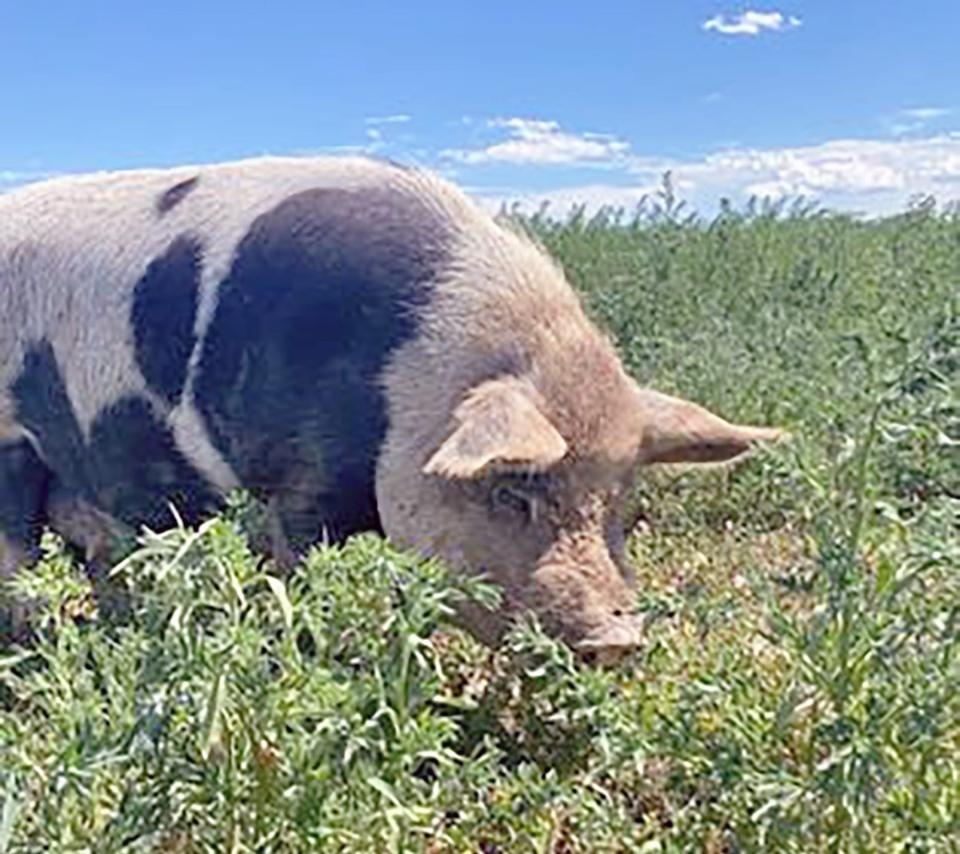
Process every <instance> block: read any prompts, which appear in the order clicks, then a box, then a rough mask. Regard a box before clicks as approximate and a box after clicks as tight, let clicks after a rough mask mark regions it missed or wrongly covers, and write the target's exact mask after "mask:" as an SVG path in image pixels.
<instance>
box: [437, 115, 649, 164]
mask: <svg viewBox="0 0 960 854" xmlns="http://www.w3.org/2000/svg"><path fill="white" fill-rule="evenodd" d="M487 127H488V128H492V129H496V130H499V131H501V132H502V133H505V134H506V137H507V138H506V139H503V140H500V141H499V142H494V143H492V144H490V145H488V146H486V147H484V148H475V149H447V150H446V151H443V152H441V155H442V156H443V157H445V158H446V159H449V160H455V161H458V162H460V163H466V164H471V165H476V164H480V163H496V162H499V163H523V164H554V165H556V164H587V165H590V164H592V165H609V164H615V163H619V162H622V161H623V160H624V158H625V157H626V156H627V155H628V153H629V150H630V146H629V145H628V144H627V143H626V142H623V141H622V140H619V139H616V138H615V137H612V136H608V135H606V134H599V133H580V134H577V133H570V132H569V131H565V130H563V129H562V128H561V127H560V124H559V123H558V122H555V121H549V120H544V119H529V118H508V119H490V120H489V121H488V122H487Z"/></svg>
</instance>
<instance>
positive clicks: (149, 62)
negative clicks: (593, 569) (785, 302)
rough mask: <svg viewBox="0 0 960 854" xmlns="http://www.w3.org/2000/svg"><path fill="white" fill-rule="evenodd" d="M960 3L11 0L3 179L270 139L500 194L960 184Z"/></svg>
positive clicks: (790, 193)
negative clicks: (665, 179)
mask: <svg viewBox="0 0 960 854" xmlns="http://www.w3.org/2000/svg"><path fill="white" fill-rule="evenodd" d="M958 33H960V2H958V0H915V2H905V0H896V2H895V0H874V2H869V3H868V2H861V0H811V1H810V2H804V0H790V2H787V0H783V2H780V0H773V2H772V3H769V4H768V3H759V2H757V3H753V2H747V3H746V4H739V3H730V2H719V0H633V2H629V3H628V2H603V0H600V2H593V3H584V2H576V3H574V2H569V0H553V2H550V3H547V2H540V0H525V1H524V0H520V2H518V0H512V2H503V0H484V2H479V3H477V2H474V3H466V2H457V0H447V1H446V2H434V0H407V2H404V3H400V2H389V3H388V2H368V0H341V2H329V0H328V2H322V0H312V2H307V0H271V2H258V3H252V2H245V0H234V1H233V2H230V3H223V2H219V0H209V1H208V2H202V0H191V2H183V0H164V2H157V3H152V4H146V3H143V4H132V3H129V2H119V0H84V2H68V0H59V2H54V0H30V1H29V2H16V0H7V2H6V3H3V4H2V6H0V93H2V96H3V98H2V100H3V105H2V107H0V191H2V190H3V189H9V188H11V187H14V186H16V185H18V184H22V183H24V182H26V181H31V180H37V179H41V178H44V177H47V176H51V175H58V174H64V173H72V172H79V171H91V170H100V169H121V168H134V167H141V166H151V167H152V166H165V165H178V164H185V163H204V162H213V161H219V160H227V159H234V158H240V157H248V156H256V155H261V154H278V155H279V154H284V155H289V154H297V155H309V154H321V153H338V152H362V153H369V154H374V155H378V156H385V157H390V158H393V159H396V160H399V161H402V162H406V163H415V164H419V165H422V166H426V167H429V168H432V169H435V170H438V171H440V172H441V173H443V174H445V175H447V176H448V177H450V178H451V179H452V180H454V181H456V182H457V183H459V184H460V185H461V186H463V187H464V188H465V189H467V190H468V191H469V192H471V193H473V194H475V195H476V196H478V197H479V198H480V199H481V200H483V201H484V203H486V204H489V205H491V206H498V205H499V204H501V203H502V202H505V201H506V202H512V201H519V202H521V203H522V204H523V205H524V206H527V207H535V206H538V205H540V204H541V203H542V202H549V203H550V205H551V207H550V209H551V210H553V211H554V212H558V213H562V212H564V211H565V210H567V209H568V208H569V207H570V205H571V204H574V203H578V202H582V203H585V204H587V205H588V206H589V207H590V208H595V207H597V206H600V205H605V204H609V205H615V206H624V207H627V208H632V207H633V206H635V205H636V204H637V203H638V202H639V201H640V199H641V198H642V197H643V196H644V195H645V194H647V193H649V192H651V191H652V190H653V189H655V188H656V187H657V186H658V185H659V184H660V181H661V177H662V175H663V173H664V172H665V171H667V170H669V171H670V172H671V175H672V179H673V183H674V186H675V188H676V190H677V193H678V195H679V196H680V197H682V198H684V199H686V200H687V201H688V202H689V203H690V204H691V205H692V206H693V207H694V208H696V209H698V210H701V211H703V212H706V213H709V212H710V211H711V210H714V209H715V208H716V206H717V204H718V203H719V200H720V199H721V198H728V199H730V200H731V202H733V203H734V204H735V205H742V204H744V203H745V202H746V201H747V200H748V199H749V198H750V196H751V195H754V196H759V197H768V198H773V199H776V198H781V197H789V198H793V197H796V196H804V197H805V198H808V199H810V200H812V201H816V202H818V203H819V204H822V205H824V206H829V207H832V208H839V209H844V210H851V211H857V212H863V213H866V214H882V213H888V212H895V211H898V210H902V209H904V207H905V206H906V205H907V204H908V203H909V202H910V200H911V199H915V198H917V197H918V196H919V195H921V194H932V195H934V196H935V197H936V198H937V199H938V201H940V202H941V203H948V202H951V201H955V200H960V47H958V43H957V39H958Z"/></svg>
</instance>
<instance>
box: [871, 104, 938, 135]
mask: <svg viewBox="0 0 960 854" xmlns="http://www.w3.org/2000/svg"><path fill="white" fill-rule="evenodd" d="M952 112H953V111H952V110H951V109H949V108H947V107H910V108H908V109H905V110H899V111H898V112H897V113H895V114H894V115H893V116H890V117H887V118H886V119H885V120H884V123H885V124H886V126H887V129H888V130H889V131H890V133H892V134H893V135H894V136H906V135H908V134H918V133H923V132H925V131H926V130H927V127H928V125H930V124H932V123H934V122H937V121H938V120H940V119H943V118H946V117H947V116H949V115H950V114H951V113H952Z"/></svg>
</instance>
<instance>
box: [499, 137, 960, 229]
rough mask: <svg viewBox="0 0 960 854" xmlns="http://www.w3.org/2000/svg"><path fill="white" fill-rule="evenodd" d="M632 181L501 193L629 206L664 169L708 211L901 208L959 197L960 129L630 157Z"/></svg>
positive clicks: (561, 205)
mask: <svg viewBox="0 0 960 854" xmlns="http://www.w3.org/2000/svg"><path fill="white" fill-rule="evenodd" d="M629 164H630V165H629V167H628V168H629V171H630V172H631V173H632V175H633V176H634V179H635V183H634V184H633V185H630V186H623V185H622V184H618V185H614V184H610V185H606V184H588V185H583V186H566V187H562V188H558V189H555V190H552V191H550V192H545V193H544V192H539V193H528V194H523V193H514V194H505V195H504V196H501V197H500V199H499V200H500V201H503V200H506V201H508V202H509V201H511V200H519V201H520V202H521V203H522V205H523V207H524V208H528V209H536V208H537V207H539V205H540V204H542V203H543V202H544V201H548V202H550V203H551V205H552V206H553V207H554V209H555V210H557V211H566V210H568V209H569V208H570V207H571V206H572V205H573V204H576V203H585V204H586V205H587V207H588V209H591V210H593V209H596V208H598V207H601V206H603V205H612V206H615V207H626V208H632V207H635V206H636V205H637V204H638V203H639V201H640V199H641V198H642V197H643V196H644V194H646V193H649V192H651V191H652V190H654V189H656V187H657V185H658V181H659V178H660V176H661V175H662V173H663V172H664V171H666V170H667V169H669V170H670V172H671V174H672V178H673V183H674V187H675V188H676V191H677V194H678V195H679V196H680V198H683V199H686V200H688V201H689V202H691V203H692V204H693V206H694V207H696V208H698V209H700V210H702V211H703V212H704V213H707V214H709V213H710V212H711V211H712V210H713V209H714V208H715V206H716V204H717V202H718V200H719V199H720V198H722V197H726V198H729V199H731V200H732V201H733V202H734V203H743V202H745V201H746V200H747V199H748V198H749V197H751V196H758V197H765V198H772V199H779V198H783V197H797V196H804V197H806V198H808V199H811V200H816V201H817V202H819V203H821V204H823V205H826V206H828V207H831V208H836V209H842V210H854V211H860V212H865V213H870V214H879V213H891V212H895V211H898V210H902V209H903V208H904V206H905V204H906V203H907V201H908V200H909V199H910V198H911V197H913V196H916V195H918V194H931V195H934V196H935V197H936V198H937V199H938V201H940V202H954V201H960V134H940V135H937V136H930V137H927V138H925V139H907V140H883V139H849V140H833V141H830V142H825V143H823V144H821V145H812V146H804V147H795V148H779V149H751V148H736V149H728V150H723V151H717V152H714V153H712V154H709V155H706V156H705V157H702V158H700V159H697V160H656V159H640V158H635V157H634V158H630V159H629Z"/></svg>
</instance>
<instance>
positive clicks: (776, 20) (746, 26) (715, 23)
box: [703, 10, 803, 36]
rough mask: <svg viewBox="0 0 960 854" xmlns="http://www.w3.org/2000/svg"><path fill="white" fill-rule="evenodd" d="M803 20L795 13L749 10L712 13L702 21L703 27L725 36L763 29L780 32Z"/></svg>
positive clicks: (790, 28)
mask: <svg viewBox="0 0 960 854" xmlns="http://www.w3.org/2000/svg"><path fill="white" fill-rule="evenodd" d="M802 23H803V22H802V21H801V20H800V19H799V18H798V17H797V16H796V15H784V14H783V13H782V12H757V11H755V10H749V11H746V12H743V13H741V14H740V15H731V16H730V17H727V16H726V15H714V16H713V17H712V18H710V19H709V20H707V21H704V22H703V29H705V30H707V31H708V32H709V31H710V30H713V31H715V32H718V33H722V34H723V35H725V36H756V35H759V34H760V33H761V32H762V31H763V30H769V31H771V32H780V31H782V30H792V29H795V28H796V27H799V26H800V24H802Z"/></svg>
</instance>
